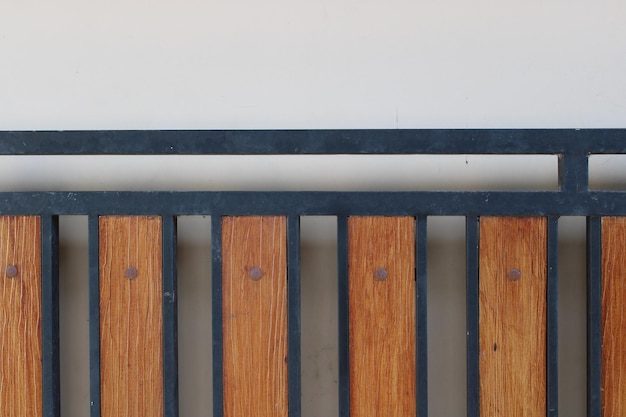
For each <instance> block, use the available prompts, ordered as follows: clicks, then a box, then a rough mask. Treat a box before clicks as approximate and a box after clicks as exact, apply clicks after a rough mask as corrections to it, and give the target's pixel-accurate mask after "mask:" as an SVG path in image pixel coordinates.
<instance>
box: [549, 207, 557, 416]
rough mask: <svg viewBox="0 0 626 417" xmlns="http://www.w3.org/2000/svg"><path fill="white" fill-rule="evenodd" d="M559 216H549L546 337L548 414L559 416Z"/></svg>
mask: <svg viewBox="0 0 626 417" xmlns="http://www.w3.org/2000/svg"><path fill="white" fill-rule="evenodd" d="M558 224H559V219H558V217H549V218H548V247H547V262H548V265H547V276H548V283H547V294H546V298H547V329H546V333H547V335H546V336H547V338H546V356H547V357H546V360H547V370H546V371H547V372H546V378H547V380H546V386H547V398H546V415H547V417H557V416H558V409H559V385H558V374H559V364H558V357H559V352H558V350H559V345H558V341H559V334H558V310H559V306H558V285H559V282H558Z"/></svg>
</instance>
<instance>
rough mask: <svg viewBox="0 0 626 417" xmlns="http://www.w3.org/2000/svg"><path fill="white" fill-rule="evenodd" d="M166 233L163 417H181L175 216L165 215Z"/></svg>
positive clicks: (164, 227)
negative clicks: (179, 405)
mask: <svg viewBox="0 0 626 417" xmlns="http://www.w3.org/2000/svg"><path fill="white" fill-rule="evenodd" d="M162 222H163V224H162V227H163V229H162V233H163V405H164V407H163V416H164V417H178V408H179V407H178V285H177V267H176V265H177V262H176V242H177V235H176V231H177V229H176V217H173V216H164V217H163V218H162Z"/></svg>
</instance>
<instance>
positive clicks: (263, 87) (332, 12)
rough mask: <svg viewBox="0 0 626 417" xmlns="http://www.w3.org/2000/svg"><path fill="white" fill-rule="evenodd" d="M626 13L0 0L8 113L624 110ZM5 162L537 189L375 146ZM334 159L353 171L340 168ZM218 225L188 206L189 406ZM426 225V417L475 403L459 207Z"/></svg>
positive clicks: (70, 396) (186, 180)
mask: <svg viewBox="0 0 626 417" xmlns="http://www.w3.org/2000/svg"><path fill="white" fill-rule="evenodd" d="M625 18H626V3H623V2H620V1H617V0H616V1H595V2H591V1H567V2H566V1H550V2H545V1H534V0H531V1H525V2H521V1H519V2H517V1H505V2H502V1H500V2H496V1H484V0H479V1H473V2H467V1H460V0H455V1H438V2H435V1H418V2H408V1H398V0H392V1H386V2H382V1H377V2H375V1H348V0H335V1H332V2H330V1H319V2H304V1H290V2H288V1H278V0H267V1H264V2H253V1H245V2H244V1H240V2H233V1H229V2H227V1H204V2H203V1H189V0H185V1H178V2H165V1H150V2H148V1H108V2H99V1H70V0H59V1H56V2H38V1H33V0H30V1H29V0H27V1H19V2H18V1H15V0H2V1H1V2H0V129H1V130H22V129H25V130H33V129H55V130H56V129H62V130H72V129H161V128H167V129H231V128H232V129H248V128H272V129H282V128H285V129H286V128H396V127H398V128H426V127H428V128H443V127H454V128H466V127H470V128H473V127H481V128H482V127H576V128H585V127H625V124H626V77H625V76H624V74H625V73H626V53H624V52H625V51H626V25H624V24H623V22H624V21H626V19H625ZM0 161H2V164H0V187H1V189H3V190H7V189H89V188H107V189H139V188H143V187H149V188H152V189H169V188H171V189H244V188H247V187H253V188H255V189H302V188H310V189H312V188H316V189H320V188H321V189H337V188H346V187H350V186H351V185H352V184H353V183H354V182H358V181H359V177H361V176H362V175H365V174H366V173H367V174H369V175H370V177H368V178H367V179H366V180H365V181H361V182H358V184H357V185H356V186H357V187H359V188H360V189H371V188H376V187H386V186H396V184H397V183H398V182H400V183H401V187H402V188H409V189H424V188H454V187H455V185H453V184H455V183H456V181H457V179H458V178H463V183H461V184H460V187H462V188H476V187H481V186H489V187H498V186H503V185H506V186H513V187H516V188H528V186H527V185H525V184H526V181H527V180H526V179H523V180H520V176H519V171H520V170H521V171H522V172H523V171H526V172H527V171H529V170H528V169H524V167H525V166H526V167H527V166H529V164H528V163H527V162H522V163H519V162H518V165H516V167H517V168H515V167H512V165H511V162H510V161H508V162H501V161H500V162H495V165H493V164H492V162H490V161H487V160H485V159H484V158H483V159H481V158H480V157H470V158H469V159H468V160H467V161H465V158H464V157H459V158H456V159H455V158H452V159H445V158H443V159H442V158H440V159H436V158H435V159H430V160H429V161H426V162H425V161H424V160H420V162H419V163H416V162H415V160H413V159H410V158H409V159H406V158H405V159H404V160H402V161H400V162H399V161H398V160H397V159H393V158H385V157H379V158H378V159H376V164H377V165H376V166H377V167H378V170H377V171H375V172H374V175H373V174H372V172H371V171H372V170H368V169H367V166H369V165H368V163H367V162H366V163H363V160H360V162H359V161H355V160H354V159H351V160H348V159H343V158H342V157H339V158H338V159H334V160H332V161H326V162H320V161H321V160H319V159H313V160H308V161H305V162H303V161H302V160H298V161H297V162H285V163H282V162H281V163H277V162H276V160H275V159H274V160H272V162H271V163H268V159H264V158H253V159H251V160H247V161H246V162H245V163H240V164H239V165H236V166H233V165H232V164H230V163H223V162H219V161H216V160H214V159H213V160H209V159H207V158H204V159H203V158H199V159H198V158H185V157H181V158H178V159H176V160H174V161H173V162H167V163H165V162H163V160H162V159H158V158H153V159H150V158H148V159H142V160H139V159H137V158H132V159H129V158H99V159H98V158H95V159H94V158H84V159H76V158H70V159H62V158H56V159H54V160H49V159H44V160H42V159H41V158H37V157H32V158H13V159H9V158H6V157H1V158H0ZM129 161H132V163H129ZM466 162H468V163H466ZM622 162H623V160H622ZM344 163H345V164H348V167H349V169H348V170H347V172H345V171H344V174H342V175H346V176H348V177H349V178H348V180H346V182H345V183H336V182H335V177H336V175H337V171H336V170H335V168H336V167H337V166H340V165H341V164H344ZM534 163H536V164H540V165H541V168H540V169H537V170H535V169H532V171H533V172H532V173H533V175H534V177H533V178H531V181H532V183H533V185H532V187H533V188H536V187H539V188H550V187H552V186H553V184H554V169H555V163H554V160H551V159H550V158H548V161H547V162H546V161H545V160H534ZM220 164H222V165H220ZM490 164H491V165H490ZM363 165H365V168H363ZM621 165H622V166H623V163H622V164H621ZM294 166H295V167H296V168H298V169H297V171H296V170H294ZM303 166H306V168H301V167H303ZM358 166H361V168H358ZM488 166H489V167H488ZM229 167H230V170H228V168H229ZM398 167H400V168H398ZM614 167H615V168H614V169H612V170H611V169H610V170H608V171H606V173H605V175H607V176H611V175H613V174H614V173H615V172H617V171H619V169H620V165H619V164H618V165H617V166H615V165H614ZM110 168H114V171H115V172H114V173H111V174H106V171H107V169H110ZM85 170H87V172H88V174H79V173H81V172H84V171H85ZM494 170H495V171H494ZM225 172H226V173H225ZM493 172H497V173H498V176H497V179H496V181H495V182H494V180H493ZM500 172H504V173H503V174H502V175H500ZM407 179H408V180H407ZM600 182H601V181H600ZM301 184H305V185H301ZM85 225H86V221H85V219H84V218H82V217H78V218H72V217H67V218H63V219H62V226H64V228H63V231H62V239H63V241H62V260H61V261H62V287H61V290H62V302H63V308H62V312H61V313H62V317H61V320H62V321H61V324H62V338H63V339H62V342H63V349H64V350H63V354H62V372H63V374H62V377H63V384H62V388H63V405H64V416H68V417H79V416H80V417H82V416H84V415H87V413H88V408H89V403H88V387H87V384H86V381H87V378H88V374H87V372H88V368H87V365H88V363H87V362H88V357H87V351H86V349H87V321H86V320H87V307H86V294H87V293H86V279H85V278H86V271H87V269H86V228H85ZM561 225H562V229H561V237H560V239H561V243H560V245H561V246H560V247H561V250H562V252H561V263H562V265H561V275H562V276H561V304H560V306H561V327H560V329H561V337H562V341H563V342H562V343H561V358H562V362H563V363H562V371H561V373H562V375H561V403H562V404H561V411H562V415H563V416H579V415H582V413H583V411H582V410H583V407H584V401H585V398H584V383H585V375H584V366H585V364H584V357H585V346H584V324H585V323H584V264H581V260H582V259H583V258H584V241H583V238H584V236H583V235H584V223H583V222H582V220H581V219H579V218H575V219H571V218H568V219H563V220H562V221H561ZM208 228H209V222H208V219H203V218H184V219H181V221H180V234H181V237H180V246H181V248H180V263H181V268H180V274H181V276H180V292H181V294H180V295H181V314H180V317H181V416H182V417H197V416H206V415H208V412H207V411H206V409H207V408H209V405H210V395H207V392H210V362H209V361H208V358H209V357H210V355H209V353H208V352H209V351H210V340H209V332H210V319H209V315H208V314H209V312H210V309H209V306H208V305H207V303H208V300H209V299H210V289H209V286H208V276H209V272H210V271H209V262H210V260H209V256H208V254H209V246H208V245H209V242H208ZM334 231H335V223H334V219H332V218H307V219H304V220H303V244H302V245H303V250H302V256H303V266H304V275H303V292H304V293H303V309H304V311H303V315H304V317H303V325H304V334H305V336H304V340H303V349H304V351H303V377H304V381H303V388H304V398H303V406H304V412H303V415H304V416H306V417H322V416H331V415H336V373H337V369H336V340H335V339H336V337H335V336H336V323H335V322H334V321H333V320H335V319H334V317H335V315H336V301H335V298H334V297H335V294H336V293H335V292H334V291H335V286H334V274H335V269H334V262H336V260H335V256H336V255H335V246H334V245H335V244H334V241H333V238H334ZM429 233H430V256H429V273H430V286H429V290H430V294H429V296H430V298H429V300H430V307H429V308H430V316H429V323H430V329H431V334H430V344H431V355H430V360H431V364H430V371H431V372H430V375H431V381H430V382H431V384H430V388H431V392H430V407H431V415H432V416H434V417H448V416H458V415H464V389H465V370H464V366H465V351H464V349H465V346H464V342H465V328H464V326H465V323H464V281H463V280H464V261H463V233H464V232H463V221H462V219H461V218H452V219H446V218H434V219H432V220H431V222H430V225H429Z"/></svg>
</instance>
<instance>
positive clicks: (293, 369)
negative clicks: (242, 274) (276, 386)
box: [287, 216, 302, 417]
mask: <svg viewBox="0 0 626 417" xmlns="http://www.w3.org/2000/svg"><path fill="white" fill-rule="evenodd" d="M287 228H288V232H287V256H288V258H289V259H288V262H287V285H288V293H289V295H288V306H289V307H288V308H289V312H288V314H287V317H288V319H287V321H288V326H289V331H288V333H289V337H288V349H289V352H288V354H287V359H288V365H287V366H288V369H287V375H288V378H289V387H288V388H289V393H288V397H289V398H288V406H289V416H291V417H300V416H301V414H302V407H301V404H302V389H301V372H300V371H301V358H300V323H301V321H300V217H299V216H289V217H288V218H287Z"/></svg>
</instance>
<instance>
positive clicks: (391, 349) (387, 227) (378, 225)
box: [348, 217, 416, 417]
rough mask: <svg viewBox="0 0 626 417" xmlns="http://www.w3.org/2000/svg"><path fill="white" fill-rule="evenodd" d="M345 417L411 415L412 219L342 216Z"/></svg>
mask: <svg viewBox="0 0 626 417" xmlns="http://www.w3.org/2000/svg"><path fill="white" fill-rule="evenodd" d="M348 292H349V296H348V298H349V312H350V313H349V329H350V330H349V332H350V342H349V343H350V348H349V351H350V416H351V417H365V416H386V417H387V416H388V417H404V416H415V413H416V401H415V219H414V218H413V217H350V218H349V219H348Z"/></svg>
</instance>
